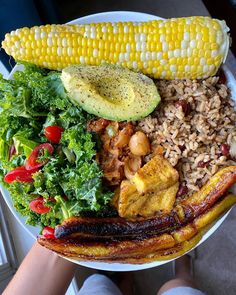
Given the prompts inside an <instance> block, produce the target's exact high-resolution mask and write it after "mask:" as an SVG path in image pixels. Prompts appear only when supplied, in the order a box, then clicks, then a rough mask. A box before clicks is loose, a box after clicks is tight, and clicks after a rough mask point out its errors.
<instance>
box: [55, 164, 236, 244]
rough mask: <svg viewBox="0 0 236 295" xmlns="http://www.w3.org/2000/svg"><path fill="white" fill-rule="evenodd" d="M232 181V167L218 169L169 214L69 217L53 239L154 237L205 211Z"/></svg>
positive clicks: (234, 171)
mask: <svg viewBox="0 0 236 295" xmlns="http://www.w3.org/2000/svg"><path fill="white" fill-rule="evenodd" d="M235 182H236V166H232V167H227V168H224V169H222V170H220V171H219V172H218V173H216V175H214V176H213V177H212V179H211V180H210V181H209V182H208V183H207V184H205V185H204V186H203V188H202V189H201V190H200V191H199V192H197V193H195V194H194V195H192V196H191V197H189V198H187V199H186V200H182V201H181V202H180V203H179V204H178V205H176V206H175V207H174V208H173V210H172V211H171V212H170V213H169V214H158V215H157V216H154V217H152V218H143V217H137V218H135V219H127V218H121V217H113V218H110V217H108V218H105V217H103V218H89V217H86V218H85V217H72V218H70V219H67V220H65V221H64V222H63V223H62V224H61V225H59V226H57V227H56V230H55V235H56V237H57V238H62V237H66V236H69V235H71V234H75V233H78V234H85V235H93V236H99V235H104V236H113V237H116V236H119V235H122V236H125V235H127V236H134V237H135V236H137V235H139V234H142V233H143V234H150V235H152V234H158V233H162V232H163V231H165V230H167V231H169V230H174V229H175V228H177V227H181V226H183V225H185V224H186V223H189V222H191V221H192V220H194V218H196V217H198V216H199V215H201V214H203V213H204V212H207V210H209V209H210V208H211V207H212V206H213V205H214V204H215V203H216V202H217V201H218V200H219V199H220V198H221V197H223V196H224V194H225V193H226V192H227V190H228V189H229V188H230V187H231V185H232V184H234V183H235Z"/></svg>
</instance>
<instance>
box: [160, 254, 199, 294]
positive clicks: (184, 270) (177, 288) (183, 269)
mask: <svg viewBox="0 0 236 295" xmlns="http://www.w3.org/2000/svg"><path fill="white" fill-rule="evenodd" d="M172 294H173V295H174V294H176V295H178V294H180V295H185V294H186V295H187V294H188V295H191V294H192V295H195V294H196V295H198V294H199V295H201V294H203V293H202V292H201V291H200V290H198V289H197V284H196V282H195V281H194V279H193V276H192V274H191V257H189V256H188V255H185V256H183V257H181V258H179V259H177V260H176V261H175V278H174V279H173V280H170V281H168V282H166V283H165V284H164V285H163V286H162V287H161V288H160V290H159V291H158V293H157V295H172Z"/></svg>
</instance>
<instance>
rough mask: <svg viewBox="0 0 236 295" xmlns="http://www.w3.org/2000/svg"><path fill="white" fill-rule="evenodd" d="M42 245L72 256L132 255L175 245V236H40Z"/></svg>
mask: <svg viewBox="0 0 236 295" xmlns="http://www.w3.org/2000/svg"><path fill="white" fill-rule="evenodd" d="M38 242H39V243H40V244H41V245H42V246H45V247H47V248H48V249H51V250H53V251H57V252H58V253H61V254H63V253H66V254H67V255H70V256H76V255H86V256H90V257H98V258H99V257H115V256H117V255H118V256H123V257H125V256H130V255H132V254H135V255H137V254H140V255H141V254H143V253H146V252H147V253H149V252H150V251H156V250H158V249H165V248H170V247H173V246H174V245H175V243H176V242H175V240H174V238H173V237H172V236H171V235H169V234H163V235H161V236H157V237H152V238H149V239H145V240H140V241H139V240H136V241H129V240H126V241H121V242H97V243H94V242H82V241H81V240H80V239H65V238H62V239H45V238H39V239H38Z"/></svg>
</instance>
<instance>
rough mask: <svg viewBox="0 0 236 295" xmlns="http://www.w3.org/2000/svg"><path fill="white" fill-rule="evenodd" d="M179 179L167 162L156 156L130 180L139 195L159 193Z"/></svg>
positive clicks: (175, 171) (176, 172)
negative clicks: (151, 192) (150, 192)
mask: <svg viewBox="0 0 236 295" xmlns="http://www.w3.org/2000/svg"><path fill="white" fill-rule="evenodd" d="M178 179H179V174H178V171H177V170H176V169H174V168H173V167H172V166H171V164H170V163H169V161H168V160H166V159H164V157H162V156H161V155H156V156H155V157H154V158H152V159H151V160H150V161H149V162H148V163H147V164H145V165H144V166H143V167H142V168H140V169H139V170H138V171H137V172H136V173H135V175H134V177H133V178H132V180H131V181H132V183H133V184H134V185H135V186H136V189H137V190H138V192H139V193H141V194H143V193H146V192H149V191H158V190H159V191H160V190H164V189H166V188H168V187H170V186H172V185H174V184H175V183H176V182H177V181H178Z"/></svg>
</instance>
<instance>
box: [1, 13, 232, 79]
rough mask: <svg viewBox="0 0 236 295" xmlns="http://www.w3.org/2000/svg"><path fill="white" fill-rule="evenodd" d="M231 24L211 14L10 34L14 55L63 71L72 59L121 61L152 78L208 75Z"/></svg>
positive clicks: (221, 56) (224, 48)
mask: <svg viewBox="0 0 236 295" xmlns="http://www.w3.org/2000/svg"><path fill="white" fill-rule="evenodd" d="M228 31H229V28H228V27H227V26H226V24H225V22H224V21H219V20H217V19H212V18H209V17H201V16H195V17H185V18H173V19H169V20H154V21H149V22H142V23H135V22H123V23H122V22H120V23H97V24H89V25H46V26H40V27H37V26H35V27H32V28H22V29H18V30H16V31H12V32H11V33H10V34H6V36H5V40H4V41H3V42H2V47H3V48H4V49H5V51H6V52H7V54H9V55H11V56H13V57H14V58H15V59H16V60H21V61H27V62H31V63H34V64H36V65H39V66H42V67H45V68H49V69H56V70H61V69H63V68H65V67H66V66H68V65H72V64H87V65H99V64H101V63H102V62H104V61H105V62H107V63H111V64H119V65H121V66H124V67H127V68H129V69H133V70H139V71H142V72H143V73H144V74H148V75H150V76H152V77H154V78H164V79H174V78H180V79H182V78H192V79H195V78H205V77H208V76H212V75H214V74H215V73H216V71H217V69H218V68H219V66H220V65H221V63H222V62H224V60H225V58H226V55H227V52H228V47H229V36H228V34H227V32H228Z"/></svg>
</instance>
